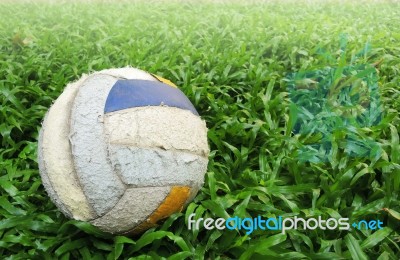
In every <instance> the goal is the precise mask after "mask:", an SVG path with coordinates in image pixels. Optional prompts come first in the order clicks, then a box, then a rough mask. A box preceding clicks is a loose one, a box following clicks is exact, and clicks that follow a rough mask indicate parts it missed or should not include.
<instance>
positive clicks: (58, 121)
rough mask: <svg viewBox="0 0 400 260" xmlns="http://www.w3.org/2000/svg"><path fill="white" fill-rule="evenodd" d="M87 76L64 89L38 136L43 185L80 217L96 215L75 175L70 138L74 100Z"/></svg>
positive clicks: (66, 209) (68, 211) (63, 206)
mask: <svg viewBox="0 0 400 260" xmlns="http://www.w3.org/2000/svg"><path fill="white" fill-rule="evenodd" d="M85 78H86V77H82V78H81V79H80V80H79V81H77V82H75V83H73V84H69V85H68V86H67V87H66V88H65V90H64V92H63V93H62V94H61V95H60V97H59V98H58V99H57V100H56V102H55V103H54V104H53V106H52V107H51V108H50V110H49V112H48V113H47V115H46V117H45V120H44V122H43V126H42V130H41V134H40V138H39V167H40V174H41V176H42V180H43V185H44V186H45V188H46V190H47V192H48V193H49V195H50V197H51V198H53V201H54V202H55V204H56V205H57V206H58V208H59V209H60V210H61V211H62V212H63V213H64V214H66V215H67V216H69V217H73V218H75V219H79V220H89V219H92V218H93V217H95V215H94V212H93V210H92V209H91V207H90V205H89V203H88V201H87V199H86V197H85V196H84V194H83V191H82V189H81V187H80V184H79V180H78V178H77V176H76V173H75V169H74V163H73V159H72V155H71V147H70V143H69V139H68V135H69V117H70V111H71V107H72V103H73V99H74V98H75V95H76V92H77V89H78V87H79V85H80V84H81V83H82V82H83V81H84V80H85Z"/></svg>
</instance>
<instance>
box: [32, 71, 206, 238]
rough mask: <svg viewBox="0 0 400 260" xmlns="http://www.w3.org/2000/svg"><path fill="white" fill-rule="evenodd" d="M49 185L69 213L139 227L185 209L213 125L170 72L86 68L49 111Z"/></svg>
mask: <svg viewBox="0 0 400 260" xmlns="http://www.w3.org/2000/svg"><path fill="white" fill-rule="evenodd" d="M38 149H39V151H38V154H39V170H40V175H41V177H42V181H43V185H44V187H45V189H46V191H47V192H48V194H49V196H50V198H51V199H52V201H53V202H54V203H55V204H56V206H57V207H58V208H59V209H60V210H61V211H62V212H63V213H64V214H65V215H66V216H68V217H70V218H74V219H78V220H83V221H88V222H90V223H92V224H93V225H95V226H97V227H99V228H100V229H101V230H103V231H106V232H109V233H113V234H131V233H140V232H142V231H144V230H146V229H148V228H150V227H153V226H155V225H156V224H157V222H159V221H160V220H161V219H164V218H166V217H168V216H169V215H171V214H173V213H175V212H179V211H180V210H182V208H183V207H184V206H185V205H186V204H187V203H189V202H190V201H191V200H192V199H193V198H194V196H195V195H196V193H197V192H198V190H199V189H200V188H201V186H202V184H203V182H204V174H205V172H206V170H207V164H208V155H209V148H208V143H207V128H206V124H205V122H204V121H203V120H202V119H201V118H200V117H199V115H198V113H197V111H196V109H195V108H194V106H193V105H192V103H191V102H190V101H189V99H188V98H187V97H186V96H185V95H184V94H183V93H182V92H181V91H180V90H179V89H178V88H177V87H176V86H175V85H174V84H173V83H172V82H170V81H169V80H166V79H163V78H161V77H158V76H155V75H152V74H150V73H147V72H144V71H142V70H139V69H135V68H130V67H129V68H120V69H109V70H103V71H99V72H95V73H93V74H91V75H84V76H83V77H82V78H81V79H79V80H78V81H76V82H74V83H71V84H69V85H68V86H67V87H66V88H65V90H64V92H63V93H62V94H61V95H60V97H59V98H58V99H57V100H56V101H55V103H54V104H53V105H52V107H51V108H50V109H49V111H48V112H47V114H46V116H45V119H44V121H43V125H42V129H41V131H40V138H39V148H38Z"/></svg>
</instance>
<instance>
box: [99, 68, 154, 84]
mask: <svg viewBox="0 0 400 260" xmlns="http://www.w3.org/2000/svg"><path fill="white" fill-rule="evenodd" d="M94 74H106V75H111V76H114V77H117V78H123V79H141V80H151V81H158V80H157V79H156V78H154V77H153V76H152V75H151V74H149V73H147V72H145V71H143V70H140V69H136V68H131V67H125V68H120V69H108V70H102V71H99V72H95V73H94Z"/></svg>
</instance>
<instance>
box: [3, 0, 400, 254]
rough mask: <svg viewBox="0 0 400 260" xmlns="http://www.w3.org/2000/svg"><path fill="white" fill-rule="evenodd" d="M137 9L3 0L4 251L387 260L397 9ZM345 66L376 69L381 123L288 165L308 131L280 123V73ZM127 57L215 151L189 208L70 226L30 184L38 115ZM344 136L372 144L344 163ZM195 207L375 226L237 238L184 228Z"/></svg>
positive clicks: (391, 237) (206, 213) (399, 43)
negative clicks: (200, 121)
mask: <svg viewBox="0 0 400 260" xmlns="http://www.w3.org/2000/svg"><path fill="white" fill-rule="evenodd" d="M144 2H145V1H143V2H142V3H141V2H136V3H127V2H125V3H120V4H110V3H97V4H93V3H91V4H90V3H74V4H68V3H65V4H44V3H42V4H34V3H19V4H18V3H0V138H1V149H0V258H2V259H4V258H5V259H54V258H60V259H81V258H82V259H116V258H121V259H122V258H129V257H137V258H138V259H159V258H164V257H165V258H169V259H184V258H188V259H192V258H198V259H202V258H206V259H230V258H232V259H238V258H242V259H250V258H251V259H351V258H352V259H399V258H400V236H399V228H400V214H399V212H400V202H399V199H400V198H399V196H400V144H399V130H400V127H399V123H400V117H399V111H400V87H399V83H400V31H399V28H400V19H399V17H400V5H399V4H395V3H394V2H383V1H382V2H368V1H363V2H362V3H359V4H355V3H348V2H340V3H338V2H335V1H330V2H329V3H323V2H322V1H319V2H318V1H313V2H312V3H305V2H295V1H285V2H283V3H279V2H278V1H275V2H269V3H252V4H245V3H240V2H235V3H229V2H228V3H226V2H225V3H211V2H202V3H197V4H196V3H194V2H192V3H182V2H166V1H165V2H164V3H161V2H151V3H148V4H146V3H144ZM344 35H345V36H344ZM343 37H345V39H346V42H347V45H346V48H342V49H341V43H340V42H341V41H342V40H343ZM368 46H369V47H368ZM363 50H365V51H364V52H363V54H362V55H361V56H359V57H358V58H357V60H356V61H354V60H353V61H352V57H353V58H354V57H355V55H356V54H357V53H359V52H360V51H363ZM327 57H328V58H327ZM352 62H355V63H360V64H379V65H376V69H377V71H378V88H379V95H380V100H381V103H382V106H383V116H382V120H381V121H380V122H379V123H378V124H376V125H372V126H370V127H364V128H361V129H355V130H354V129H350V128H349V129H341V130H340V131H339V132H337V133H336V135H335V136H336V138H333V139H332V140H331V145H332V147H334V150H333V151H332V153H331V154H330V157H329V160H327V161H325V162H307V161H306V162H301V161H299V159H298V156H297V155H298V150H299V147H301V145H302V144H305V143H307V142H311V141H312V140H310V139H312V138H315V136H313V135H301V134H294V133H293V132H292V131H291V130H292V126H293V116H294V115H293V113H290V111H289V107H290V103H291V101H290V98H289V93H288V89H287V77H288V75H289V74H290V73H293V72H298V71H303V70H304V71H318V70H321V69H322V68H327V67H328V68H329V67H331V68H334V67H336V66H340V65H341V66H347V65H351V63H352ZM127 65H131V66H133V67H138V68H140V69H143V70H147V71H150V72H152V73H155V74H158V75H160V76H163V77H165V78H168V79H170V80H172V81H173V82H175V83H176V84H177V85H178V86H179V87H180V88H181V90H182V91H183V92H184V93H185V94H186V95H187V96H188V97H189V99H190V100H191V101H192V103H193V104H194V105H195V107H196V109H197V110H198V111H199V113H200V115H202V118H204V119H205V120H206V122H207V126H208V128H209V129H210V130H209V134H208V137H209V144H210V148H211V154H210V163H209V167H208V172H207V175H206V180H205V185H204V188H203V189H202V190H201V192H200V193H199V194H198V195H197V197H196V198H195V200H194V202H193V203H191V204H190V205H189V206H188V208H187V209H186V210H184V211H183V212H182V213H179V214H175V215H173V216H171V217H170V218H168V219H167V220H166V221H165V222H164V223H163V224H161V225H160V227H158V228H155V229H151V230H149V231H148V232H146V233H144V234H143V235H141V236H138V237H130V238H128V237H123V236H117V237H111V236H106V235H104V234H102V233H101V232H99V231H98V230H96V229H95V228H93V227H91V226H90V225H88V224H86V223H82V222H78V221H71V220H68V219H66V218H65V217H64V216H63V215H62V214H61V213H60V212H59V211H58V210H57V209H56V207H55V206H54V204H53V203H52V202H51V201H50V200H49V198H48V196H47V194H46V193H45V191H44V189H43V186H42V185H41V180H40V177H39V173H38V165H37V151H36V150H37V139H38V131H39V129H40V127H41V121H42V120H43V116H44V114H45V112H46V111H47V109H48V108H49V107H50V105H51V104H52V102H53V101H54V100H55V99H56V98H57V97H58V96H59V95H60V93H61V92H62V90H63V88H64V87H65V86H66V84H67V83H68V82H70V81H74V80H76V79H78V78H79V77H80V76H81V75H82V74H83V73H90V72H91V71H95V70H101V69H106V68H111V67H122V66H127ZM350 132H352V133H356V134H357V135H359V136H361V137H362V138H369V139H370V140H374V142H376V143H377V144H378V146H379V148H380V149H381V152H380V153H376V154H374V156H372V157H369V156H366V157H365V156H364V157H362V156H361V157H360V156H348V155H347V154H346V147H345V145H344V144H343V142H342V140H343V138H345V137H346V135H348V134H349V133H350ZM316 138H318V137H316ZM314 141H315V140H314ZM357 149H363V148H362V147H355V148H354V151H356V152H357ZM191 213H196V217H213V218H217V217H228V216H233V215H237V216H241V217H249V216H252V217H256V216H257V215H261V216H263V217H276V216H278V215H282V216H299V217H305V218H306V217H312V216H319V215H321V216H322V217H323V218H329V217H335V218H337V217H348V218H350V219H351V220H360V219H379V220H381V221H383V222H384V226H385V227H384V228H383V229H381V230H379V231H367V230H362V231H360V230H351V231H338V230H337V231H323V230H297V231H296V230H292V231H289V232H288V233H287V234H285V235H283V234H280V232H279V231H255V232H253V233H252V234H251V235H246V234H245V231H240V232H237V231H229V230H225V231H219V230H212V231H208V230H204V229H201V230H199V231H192V230H188V228H187V225H186V223H185V221H186V219H187V216H188V215H189V214H191Z"/></svg>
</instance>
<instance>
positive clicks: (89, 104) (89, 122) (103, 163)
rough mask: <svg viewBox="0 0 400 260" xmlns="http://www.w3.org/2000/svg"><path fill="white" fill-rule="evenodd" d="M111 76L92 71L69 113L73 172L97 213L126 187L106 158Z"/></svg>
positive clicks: (111, 203)
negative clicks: (106, 108)
mask: <svg viewBox="0 0 400 260" xmlns="http://www.w3.org/2000/svg"><path fill="white" fill-rule="evenodd" d="M116 81H117V78H116V77H114V76H110V75H106V74H103V73H102V74H92V75H91V76H89V77H88V78H87V79H86V81H85V82H84V83H83V84H82V85H81V86H80V88H79V91H78V93H77V95H76V97H75V101H74V104H73V107H72V113H71V132H70V140H71V145H72V154H73V157H74V162H75V168H76V173H77V175H78V177H79V180H80V183H81V184H82V188H83V190H84V193H85V195H86V197H87V198H88V200H89V202H90V204H91V205H92V207H93V209H94V210H95V212H96V213H97V214H98V215H100V216H101V215H104V214H105V213H107V212H108V211H109V210H110V209H111V208H112V207H114V205H115V204H116V203H117V202H118V200H119V199H120V198H121V196H122V195H123V193H124V191H125V186H124V184H123V183H122V181H121V180H120V179H119V178H118V175H117V174H115V173H114V171H113V168H112V166H111V163H110V161H109V158H108V152H107V143H106V140H107V138H106V135H105V133H104V127H103V122H102V117H103V113H104V104H105V102H106V98H107V95H108V93H109V92H110V89H111V88H112V86H113V85H114V83H115V82H116Z"/></svg>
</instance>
